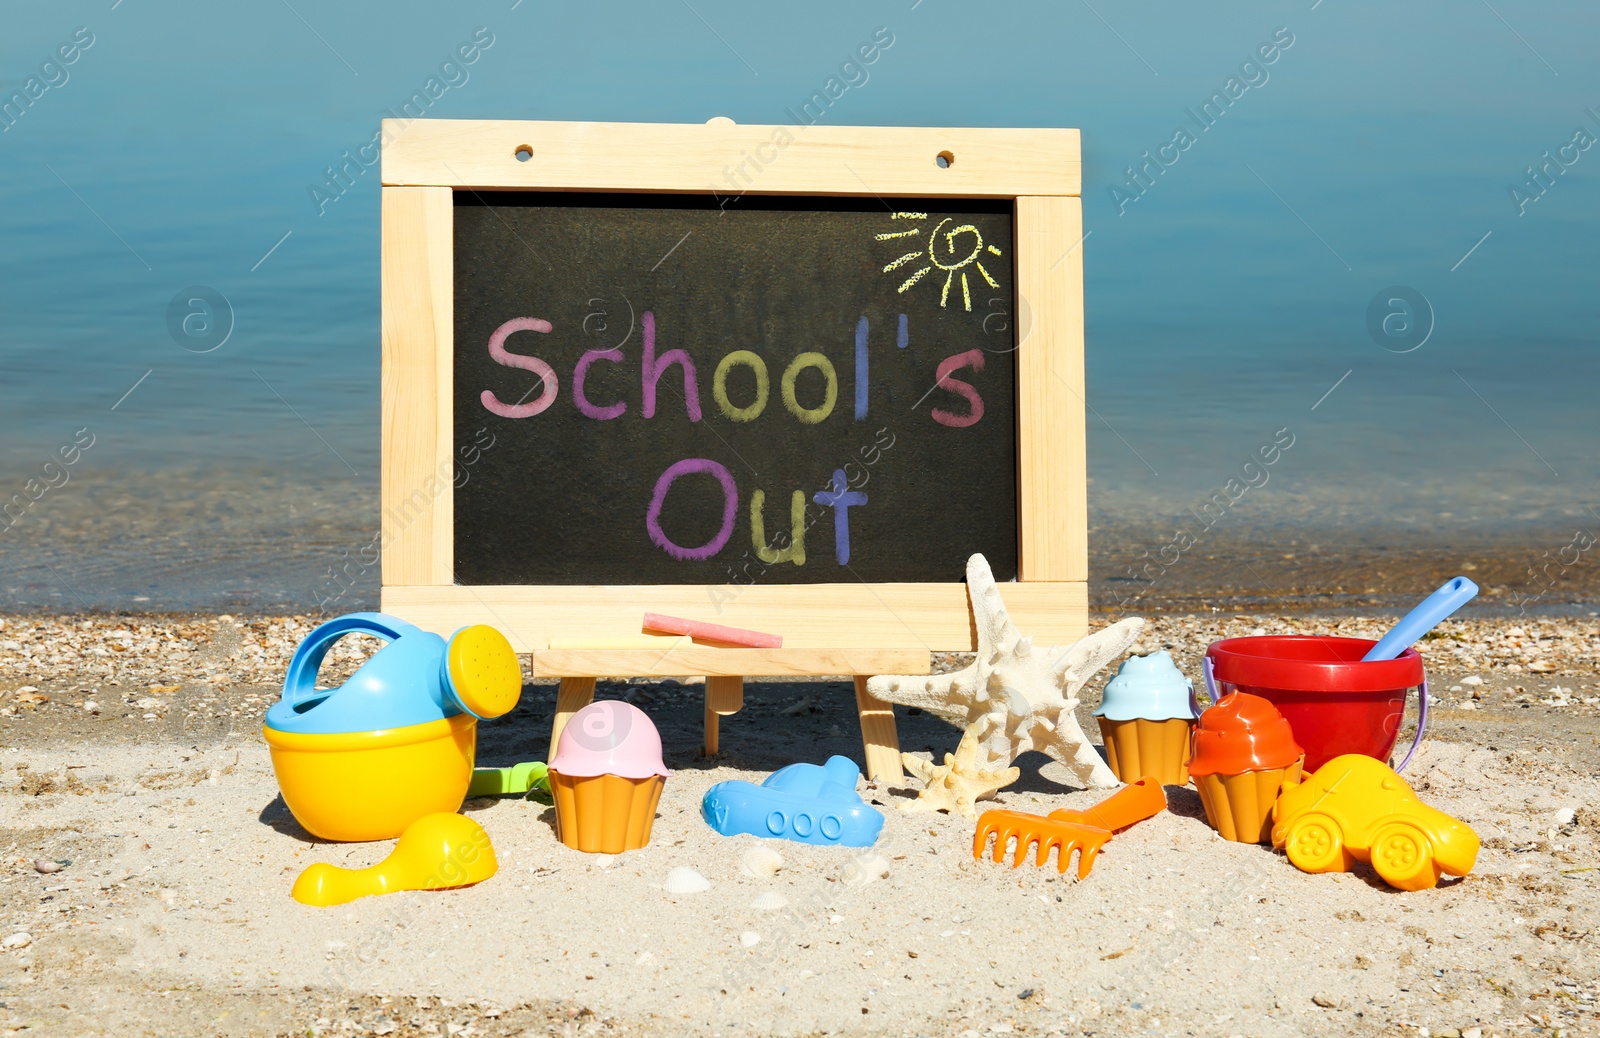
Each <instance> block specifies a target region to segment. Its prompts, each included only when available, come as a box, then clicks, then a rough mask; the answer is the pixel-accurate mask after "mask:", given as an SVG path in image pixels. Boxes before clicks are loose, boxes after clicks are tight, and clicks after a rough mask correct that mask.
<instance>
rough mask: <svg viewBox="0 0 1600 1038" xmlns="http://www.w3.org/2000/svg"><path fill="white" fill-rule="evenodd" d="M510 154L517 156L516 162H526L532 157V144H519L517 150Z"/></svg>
mask: <svg viewBox="0 0 1600 1038" xmlns="http://www.w3.org/2000/svg"><path fill="white" fill-rule="evenodd" d="M512 154H513V155H515V156H516V157H517V161H518V162H527V161H528V160H529V159H531V158H533V145H531V144H519V145H517V150H516V151H514V152H512Z"/></svg>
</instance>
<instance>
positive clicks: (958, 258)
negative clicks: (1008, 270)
mask: <svg viewBox="0 0 1600 1038" xmlns="http://www.w3.org/2000/svg"><path fill="white" fill-rule="evenodd" d="M889 219H891V220H908V221H917V222H919V223H920V222H922V221H926V220H928V219H929V217H928V214H927V213H894V214H892V215H891V216H890V217H889ZM953 223H955V220H954V219H953V218H952V217H948V216H947V217H945V218H944V219H942V220H940V221H939V222H938V223H937V224H935V225H934V227H933V230H932V231H931V232H929V234H928V246H927V248H925V249H919V250H917V251H916V252H908V253H906V254H905V255H904V256H901V257H899V258H898V259H893V260H890V261H889V263H888V264H886V265H885V266H884V268H883V272H884V273H885V274H887V273H889V272H891V271H895V270H899V269H900V268H901V267H904V266H907V265H909V264H912V263H921V264H922V266H919V267H918V268H917V269H916V270H914V271H912V272H911V276H910V277H908V278H906V279H905V281H903V282H901V283H900V287H899V289H898V290H897V291H899V292H905V290H906V289H908V288H910V287H911V286H912V285H915V284H916V283H917V282H918V281H921V280H922V279H923V278H924V277H925V276H927V275H928V274H933V272H934V271H937V270H942V271H944V285H943V287H941V288H940V289H939V305H940V306H947V305H949V302H950V286H951V285H952V284H954V283H955V279H956V275H958V274H959V275H960V276H961V304H962V306H963V307H964V308H965V309H966V310H967V312H969V313H970V312H971V311H972V290H971V288H970V287H969V285H968V283H967V271H966V269H965V268H967V267H972V268H973V269H974V270H976V271H977V272H978V274H980V275H981V276H982V277H983V280H985V281H987V282H988V283H989V287H990V288H999V287H1000V284H999V282H997V281H995V279H994V278H993V277H992V276H991V275H990V274H989V272H988V271H987V270H985V269H984V266H983V262H982V261H981V260H980V259H979V257H981V256H982V255H983V254H984V253H986V252H987V253H988V254H989V255H991V256H998V255H1000V250H999V249H997V248H995V247H994V246H993V245H985V244H984V243H983V235H982V234H979V233H978V229H977V228H976V227H974V226H973V225H972V224H970V223H964V224H961V225H959V226H956V227H951V226H950V225H951V224H953ZM921 236H922V228H921V227H912V228H909V229H908V230H904V231H886V232H884V233H883V234H878V235H875V236H874V237H875V238H876V240H878V241H894V240H896V239H899V238H919V237H921ZM934 279H935V280H937V279H938V275H937V274H934Z"/></svg>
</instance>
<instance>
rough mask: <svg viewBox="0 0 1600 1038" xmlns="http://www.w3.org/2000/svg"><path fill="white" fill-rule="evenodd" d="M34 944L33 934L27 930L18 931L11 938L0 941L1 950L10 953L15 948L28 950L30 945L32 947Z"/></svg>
mask: <svg viewBox="0 0 1600 1038" xmlns="http://www.w3.org/2000/svg"><path fill="white" fill-rule="evenodd" d="M32 943H33V934H31V933H29V932H28V931H26V930H18V931H17V932H16V933H14V934H12V935H11V936H10V937H7V938H6V939H5V940H3V941H0V948H5V949H7V950H8V951H9V950H10V949H13V948H26V947H27V946H28V945H30V944H32Z"/></svg>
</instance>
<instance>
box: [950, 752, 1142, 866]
mask: <svg viewBox="0 0 1600 1038" xmlns="http://www.w3.org/2000/svg"><path fill="white" fill-rule="evenodd" d="M1166 806H1167V794H1166V790H1164V789H1162V788H1161V783H1159V782H1157V781H1156V780H1155V779H1153V778H1148V777H1146V778H1142V779H1140V780H1139V781H1138V782H1135V783H1132V784H1131V785H1128V786H1125V787H1124V788H1122V789H1119V790H1118V791H1117V792H1115V793H1113V794H1112V795H1111V796H1109V797H1107V798H1106V799H1104V800H1102V801H1100V803H1098V804H1096V805H1095V806H1093V807H1091V808H1089V809H1088V810H1085V811H1071V810H1060V811H1051V812H1050V817H1048V818H1045V817H1043V816H1041V815H1031V814H1027V813H1025V812H1022V811H985V812H984V813H983V817H981V818H979V819H978V831H977V833H976V834H975V835H974V836H973V840H972V856H973V857H974V858H980V859H981V858H982V857H983V853H984V850H985V849H986V848H987V846H988V843H989V837H991V836H993V837H994V838H995V843H994V860H995V861H996V862H1003V861H1005V860H1006V850H1007V847H1008V845H1009V844H1010V843H1011V840H1012V839H1013V838H1015V839H1016V841H1017V845H1016V851H1015V859H1014V860H1013V861H1012V863H1011V867H1012V868H1017V867H1019V866H1021V864H1022V861H1023V859H1024V858H1026V857H1027V855H1028V847H1029V846H1030V845H1032V846H1033V847H1034V848H1035V849H1034V858H1033V863H1034V864H1035V865H1037V866H1039V867H1041V868H1042V867H1043V866H1044V863H1045V862H1047V861H1049V860H1050V851H1051V849H1052V848H1054V849H1055V851H1056V871H1057V872H1066V871H1067V859H1068V858H1070V857H1071V856H1072V852H1073V851H1074V850H1076V851H1077V852H1078V878H1079V879H1084V878H1086V877H1087V876H1088V875H1089V870H1090V869H1092V868H1094V859H1095V855H1097V854H1099V853H1100V848H1101V847H1104V846H1105V845H1106V843H1107V841H1109V840H1110V839H1111V834H1112V833H1113V832H1115V831H1117V830H1119V829H1126V828H1127V827H1128V826H1130V825H1133V824H1135V823H1136V822H1142V821H1144V820H1145V819H1146V818H1150V817H1153V816H1155V815H1157V814H1160V813H1161V811H1162V810H1163V809H1164V808H1165V807H1166Z"/></svg>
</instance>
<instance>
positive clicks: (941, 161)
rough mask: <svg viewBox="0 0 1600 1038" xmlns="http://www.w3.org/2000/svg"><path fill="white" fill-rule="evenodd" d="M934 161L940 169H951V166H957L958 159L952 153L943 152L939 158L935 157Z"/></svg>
mask: <svg viewBox="0 0 1600 1038" xmlns="http://www.w3.org/2000/svg"><path fill="white" fill-rule="evenodd" d="M933 161H934V163H935V164H937V165H938V167H939V168H940V169H949V168H950V167H951V166H954V165H955V164H956V157H955V154H954V153H952V152H948V151H941V152H940V153H939V154H938V155H937V156H935V157H934V160H933Z"/></svg>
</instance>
